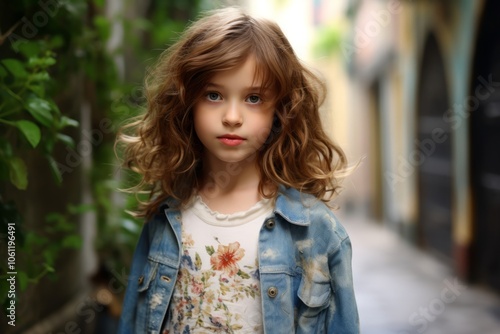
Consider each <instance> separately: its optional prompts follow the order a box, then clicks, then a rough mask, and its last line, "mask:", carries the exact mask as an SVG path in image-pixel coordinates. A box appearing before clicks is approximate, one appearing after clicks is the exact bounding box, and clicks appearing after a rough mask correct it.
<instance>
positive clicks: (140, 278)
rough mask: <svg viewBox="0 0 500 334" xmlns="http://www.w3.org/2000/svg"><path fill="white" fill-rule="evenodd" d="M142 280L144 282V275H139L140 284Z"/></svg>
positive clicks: (138, 281)
mask: <svg viewBox="0 0 500 334" xmlns="http://www.w3.org/2000/svg"><path fill="white" fill-rule="evenodd" d="M142 282H144V275H141V277H139V279H138V280H137V283H139V285H141V284H142Z"/></svg>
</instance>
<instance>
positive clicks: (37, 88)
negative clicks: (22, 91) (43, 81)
mask: <svg viewBox="0 0 500 334" xmlns="http://www.w3.org/2000/svg"><path fill="white" fill-rule="evenodd" d="M28 89H29V90H31V91H32V92H33V93H35V94H36V95H38V96H40V97H42V96H44V95H45V87H44V86H43V85H40V84H33V85H28Z"/></svg>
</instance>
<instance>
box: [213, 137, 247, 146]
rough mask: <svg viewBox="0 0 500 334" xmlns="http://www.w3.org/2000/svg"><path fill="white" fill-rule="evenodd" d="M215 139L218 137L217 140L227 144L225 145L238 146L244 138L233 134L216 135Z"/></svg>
mask: <svg viewBox="0 0 500 334" xmlns="http://www.w3.org/2000/svg"><path fill="white" fill-rule="evenodd" d="M217 139H219V141H220V142H221V143H222V144H224V145H227V146H238V145H240V144H241V143H243V141H244V140H245V139H244V138H241V137H239V136H233V135H224V136H220V137H217Z"/></svg>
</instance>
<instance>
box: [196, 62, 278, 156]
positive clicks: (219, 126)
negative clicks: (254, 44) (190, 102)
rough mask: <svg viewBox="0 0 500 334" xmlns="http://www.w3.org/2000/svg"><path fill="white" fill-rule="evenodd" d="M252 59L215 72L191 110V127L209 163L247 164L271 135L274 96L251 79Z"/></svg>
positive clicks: (252, 77) (256, 80)
mask: <svg viewBox="0 0 500 334" xmlns="http://www.w3.org/2000/svg"><path fill="white" fill-rule="evenodd" d="M255 73H256V64H255V58H254V57H253V56H249V57H248V58H247V60H246V61H245V62H244V63H243V64H241V65H240V66H238V67H236V68H234V69H231V70H227V71H222V72H219V73H217V74H216V75H214V76H213V77H212V79H211V80H210V81H209V83H208V85H207V87H206V90H205V92H204V94H203V96H202V97H201V98H200V99H199V100H198V101H197V102H196V104H195V105H194V109H193V117H194V128H195V131H196V134H197V135H198V138H199V139H200V141H201V143H202V144H203V146H204V147H205V156H204V158H205V159H209V160H211V161H209V164H210V162H214V163H217V162H232V163H239V162H245V161H247V162H249V161H252V160H253V159H252V158H253V154H254V153H255V152H256V151H257V150H259V149H260V148H261V147H262V145H263V144H264V142H265V141H266V139H267V137H268V136H269V133H270V132H271V128H272V124H273V117H274V102H273V101H274V96H273V94H272V92H271V91H269V90H265V89H262V87H261V85H262V79H261V78H259V77H255Z"/></svg>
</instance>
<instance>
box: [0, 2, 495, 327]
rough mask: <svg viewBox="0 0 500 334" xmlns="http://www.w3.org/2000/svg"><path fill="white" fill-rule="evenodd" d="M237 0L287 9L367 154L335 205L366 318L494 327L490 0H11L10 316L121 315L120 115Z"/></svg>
mask: <svg viewBox="0 0 500 334" xmlns="http://www.w3.org/2000/svg"><path fill="white" fill-rule="evenodd" d="M229 5H237V6H241V7H243V8H245V9H247V10H248V11H249V12H250V13H251V14H254V15H257V16H264V17H268V18H271V19H272V20H274V21H276V22H278V23H279V25H280V26H281V27H282V29H283V31H284V32H285V34H286V35H287V37H288V38H289V40H290V41H291V43H292V45H293V46H294V49H295V51H296V53H297V55H298V56H299V57H300V58H301V59H302V60H303V62H304V63H305V64H307V65H308V66H310V67H312V68H313V69H315V71H316V72H317V73H318V74H319V75H320V76H321V77H323V78H324V80H325V81H326V82H327V85H328V87H329V95H328V97H327V100H326V103H325V105H324V106H323V109H322V116H323V119H324V125H325V128H326V129H327V131H328V133H329V134H331V136H332V138H334V139H335V140H336V141H337V142H338V143H339V144H340V145H341V146H342V147H343V148H344V149H345V151H346V153H347V155H348V157H349V159H350V161H351V162H352V163H356V162H358V161H360V162H361V164H360V166H359V167H358V168H357V169H356V170H355V172H354V173H353V174H352V175H351V176H350V177H349V178H347V179H346V180H345V181H344V184H343V185H344V191H343V192H342V194H341V196H340V197H339V198H338V199H337V202H338V204H339V206H340V209H339V211H338V212H337V214H338V215H339V216H340V218H341V220H342V222H343V224H344V225H345V226H346V228H347V230H348V232H349V234H350V236H351V239H352V243H353V272H354V280H355V282H354V283H355V290H356V296H357V300H358V305H359V311H360V318H361V328H362V333H367V334H391V333H397V334H409V333H446V334H461V333H463V334H489V333H491V334H493V333H500V257H499V254H500V221H499V219H500V150H499V148H498V146H497V145H499V144H500V20H499V19H498V18H497V16H498V13H500V2H499V1H496V0H255V1H249V0H247V1H245V0H241V1H208V0H183V1H181V0H163V1H162V0H142V1H139V0H127V1H125V0H19V1H7V0H1V2H0V86H1V87H0V224H1V225H0V228H1V230H0V233H1V235H0V237H1V239H0V252H1V254H2V256H1V263H0V268H1V272H0V279H1V284H0V298H1V299H0V301H1V303H2V311H1V312H2V321H1V322H0V332H1V333H30V334H31V333H33V334H35V333H114V332H115V330H116V323H117V319H118V317H119V315H120V312H121V299H122V298H123V292H124V290H125V286H126V278H127V273H128V270H129V265H130V258H131V254H132V252H133V249H134V246H135V243H136V241H137V238H138V233H139V231H140V228H141V225H142V222H141V221H136V220H134V219H132V218H131V217H130V216H129V215H128V214H127V213H126V212H125V211H126V210H127V209H130V208H133V206H134V203H135V199H134V198H130V197H129V196H125V195H123V194H122V193H119V192H117V190H116V189H117V188H119V187H124V186H127V185H130V184H131V182H133V179H134V176H133V175H127V174H126V173H124V172H123V171H120V169H119V168H118V163H117V161H116V159H115V156H114V153H113V142H114V137H115V134H116V130H117V129H118V128H119V127H120V124H122V122H123V120H125V119H127V118H128V117H130V116H132V115H135V114H137V113H138V112H139V111H140V110H141V107H142V106H143V102H144V101H143V96H142V82H143V78H144V74H145V71H146V69H147V68H148V66H150V65H151V64H152V63H153V62H154V61H155V60H156V58H157V57H158V56H159V55H160V53H161V52H162V51H163V50H164V49H165V48H166V47H168V45H170V44H171V43H172V42H173V41H175V38H176V37H177V36H178V34H179V33H180V32H181V31H182V30H183V29H184V28H185V26H186V24H188V22H189V21H190V20H193V19H194V18H196V16H197V15H198V14H199V12H200V11H203V10H208V9H213V8H220V7H224V6H229ZM9 237H10V239H9ZM9 240H10V241H11V243H10V244H9ZM14 243H15V252H14V253H13V247H14ZM9 246H10V248H9ZM12 276H14V277H15V282H16V284H15V285H14V286H13V285H11V284H10V281H8V279H9V278H10V277H12ZM12 301H14V303H15V310H14V312H12V307H11V306H10V305H11V303H12ZM9 307H10V309H9ZM13 315H14V318H13ZM13 319H14V320H15V326H12V324H13V323H14V322H12V321H14V320H13ZM8 322H11V324H10V325H9V323H8Z"/></svg>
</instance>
